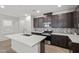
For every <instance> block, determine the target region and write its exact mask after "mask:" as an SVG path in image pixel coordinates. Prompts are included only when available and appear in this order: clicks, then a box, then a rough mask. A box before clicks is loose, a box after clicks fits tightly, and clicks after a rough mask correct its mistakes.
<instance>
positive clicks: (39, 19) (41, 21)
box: [38, 17, 44, 28]
mask: <svg viewBox="0 0 79 59" xmlns="http://www.w3.org/2000/svg"><path fill="white" fill-rule="evenodd" d="M38 25H39V26H38V27H39V28H43V27H44V17H40V18H38Z"/></svg>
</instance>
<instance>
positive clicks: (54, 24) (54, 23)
mask: <svg viewBox="0 0 79 59" xmlns="http://www.w3.org/2000/svg"><path fill="white" fill-rule="evenodd" d="M51 22H52V24H51V26H52V28H57V27H58V15H53V16H52V20H51Z"/></svg>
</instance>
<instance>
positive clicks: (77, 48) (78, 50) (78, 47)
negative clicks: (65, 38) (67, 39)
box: [72, 43, 79, 53]
mask: <svg viewBox="0 0 79 59" xmlns="http://www.w3.org/2000/svg"><path fill="white" fill-rule="evenodd" d="M72 51H73V53H79V43H72Z"/></svg>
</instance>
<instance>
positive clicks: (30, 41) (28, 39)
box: [6, 34, 46, 47]
mask: <svg viewBox="0 0 79 59" xmlns="http://www.w3.org/2000/svg"><path fill="white" fill-rule="evenodd" d="M6 37H8V38H10V39H12V40H16V41H19V42H21V43H24V44H27V45H28V46H31V47H32V46H34V45H35V44H37V43H39V42H40V41H42V40H43V39H44V38H45V37H46V36H40V35H32V36H24V35H23V34H13V35H7V36H6Z"/></svg>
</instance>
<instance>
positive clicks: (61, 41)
mask: <svg viewBox="0 0 79 59" xmlns="http://www.w3.org/2000/svg"><path fill="white" fill-rule="evenodd" d="M51 41H52V45H56V46H59V47H63V48H67V49H70V46H71V45H70V44H69V43H70V42H71V41H70V39H69V38H68V37H67V36H61V35H52V39H51Z"/></svg>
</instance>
